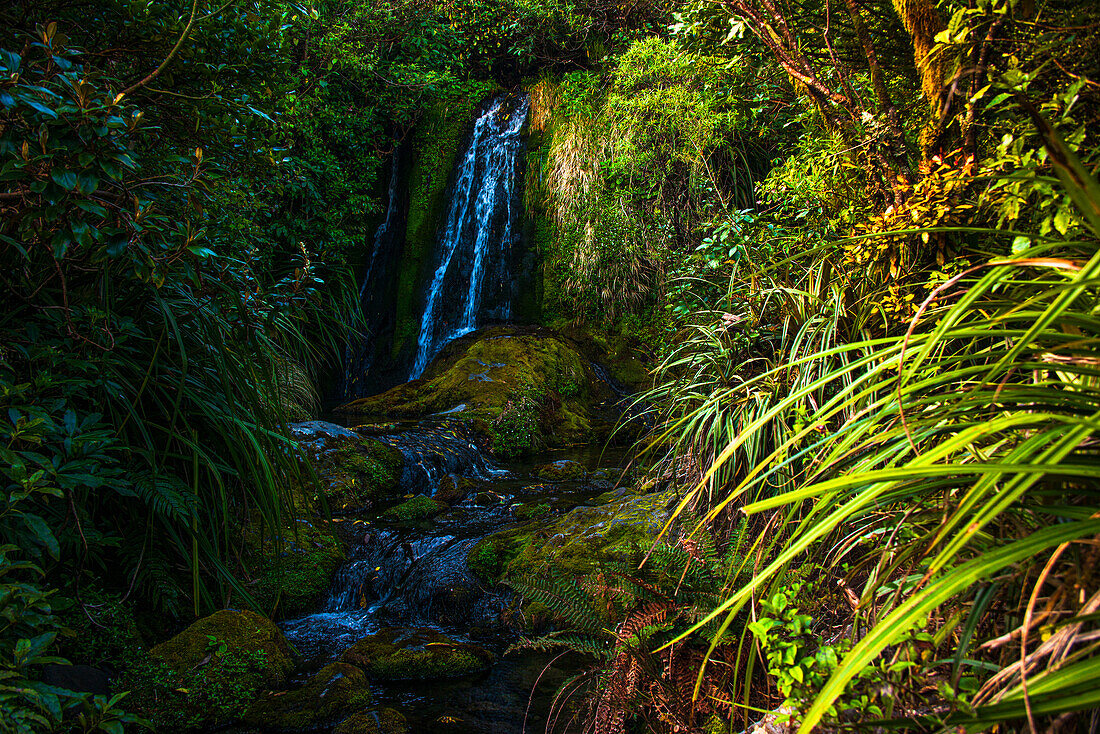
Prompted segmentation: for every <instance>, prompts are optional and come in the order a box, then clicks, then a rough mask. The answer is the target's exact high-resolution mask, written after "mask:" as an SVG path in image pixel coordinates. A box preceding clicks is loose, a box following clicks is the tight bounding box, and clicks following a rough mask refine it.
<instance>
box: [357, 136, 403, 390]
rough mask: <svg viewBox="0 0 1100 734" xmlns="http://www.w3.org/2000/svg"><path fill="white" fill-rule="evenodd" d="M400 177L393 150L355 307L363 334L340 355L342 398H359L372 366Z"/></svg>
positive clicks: (397, 152)
mask: <svg viewBox="0 0 1100 734" xmlns="http://www.w3.org/2000/svg"><path fill="white" fill-rule="evenodd" d="M400 173H401V147H400V146H399V145H395V146H394V151H393V155H392V157H391V159H390V182H389V187H388V189H387V193H386V213H385V214H384V215H383V217H382V222H381V223H380V224H379V225H378V229H376V230H375V231H374V238H373V240H372V241H371V251H370V259H369V260H367V269H366V272H365V273H364V274H363V283H362V285H361V286H360V287H359V305H360V308H361V310H362V312H363V313H364V314H366V317H367V321H368V323H367V334H366V336H365V337H364V338H363V339H362V340H359V341H350V342H349V343H348V347H347V350H346V352H345V355H344V369H345V372H344V390H343V393H344V395H348V396H350V395H358V394H361V392H362V391H361V390H360V382H361V380H362V378H363V376H364V375H366V374H367V373H368V371H369V370H370V368H371V364H372V363H373V362H374V356H375V351H376V350H375V344H374V343H373V342H374V341H375V339H376V338H377V336H378V335H377V332H378V331H379V329H380V327H381V319H382V318H384V316H385V314H383V313H381V309H380V308H379V307H378V306H377V305H376V304H377V301H378V300H379V298H378V295H379V291H380V290H381V287H380V284H381V282H382V281H384V280H385V279H386V278H387V277H388V275H389V274H388V273H387V272H386V271H387V270H388V268H387V265H389V263H387V262H386V260H387V259H392V256H393V255H394V253H393V247H392V245H393V244H394V237H393V235H394V231H393V229H394V224H395V223H396V220H397V219H398V209H399V208H400V197H399V196H398V191H397V188H398V181H399V180H400Z"/></svg>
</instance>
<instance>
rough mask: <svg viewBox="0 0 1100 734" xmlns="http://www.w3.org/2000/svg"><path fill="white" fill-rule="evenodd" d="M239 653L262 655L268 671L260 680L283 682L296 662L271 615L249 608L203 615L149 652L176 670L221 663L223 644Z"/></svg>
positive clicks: (270, 682) (270, 683) (181, 670)
mask: <svg viewBox="0 0 1100 734" xmlns="http://www.w3.org/2000/svg"><path fill="white" fill-rule="evenodd" d="M221 644H224V645H225V651H224V652H232V653H234V654H237V655H251V654H256V653H259V654H262V655H263V656H264V661H265V665H264V668H265V672H264V673H263V674H262V675H261V676H260V680H259V681H258V682H261V683H263V684H264V685H267V686H278V685H281V684H282V683H283V682H284V681H285V680H286V676H287V674H288V673H289V672H290V670H291V668H293V667H294V664H293V662H292V660H291V656H290V647H289V646H288V645H287V643H286V638H285V637H283V633H282V632H280V631H279V628H278V627H276V626H275V623H274V622H272V621H271V620H270V619H268V618H267V617H261V616H260V615H259V614H256V613H255V612H250V611H247V610H241V611H234V610H230V609H223V610H222V611H220V612H215V613H214V614H211V615H210V616H209V617H203V618H202V619H200V620H198V621H197V622H195V623H194V624H192V625H191V626H190V627H188V628H187V629H185V630H184V631H183V632H180V633H179V634H178V635H176V636H175V637H173V638H172V639H170V640H168V641H166V642H162V643H161V644H159V645H157V646H156V647H154V648H153V649H152V650H150V651H149V656H150V657H151V658H153V659H154V660H156V661H159V662H163V663H164V664H165V665H167V666H168V668H170V669H171V670H172V671H174V672H177V673H183V672H186V671H190V670H193V669H195V668H198V667H200V666H207V665H215V666H216V665H217V664H218V658H219V657H220V655H219V654H218V651H219V650H220V645H221Z"/></svg>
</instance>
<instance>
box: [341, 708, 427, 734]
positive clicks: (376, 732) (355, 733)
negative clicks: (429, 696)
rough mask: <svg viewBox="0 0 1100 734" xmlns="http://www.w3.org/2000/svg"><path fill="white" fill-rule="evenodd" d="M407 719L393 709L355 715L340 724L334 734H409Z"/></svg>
mask: <svg viewBox="0 0 1100 734" xmlns="http://www.w3.org/2000/svg"><path fill="white" fill-rule="evenodd" d="M408 732H409V724H408V722H407V721H405V717H404V716H402V715H401V714H400V713H398V712H397V711H394V710H393V709H379V710H377V711H364V712H362V713H358V714H353V715H351V716H349V717H348V718H346V719H344V720H343V721H341V722H340V725H339V726H337V727H336V728H335V729H333V730H332V734H408Z"/></svg>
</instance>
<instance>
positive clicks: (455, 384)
mask: <svg viewBox="0 0 1100 734" xmlns="http://www.w3.org/2000/svg"><path fill="white" fill-rule="evenodd" d="M613 398H614V394H613V392H612V391H611V389H610V387H609V386H608V385H607V384H606V383H604V382H602V381H601V380H600V379H599V377H598V376H597V375H596V373H595V372H594V371H593V369H592V366H591V363H590V362H589V361H588V360H587V359H586V358H585V357H584V356H582V355H581V353H580V352H579V351H578V350H577V349H576V348H575V347H574V346H573V345H572V343H570V342H569V341H568V340H566V339H565V338H564V337H561V336H559V335H558V334H557V333H556V332H553V331H551V330H549V329H542V328H519V327H491V328H487V329H481V330H479V331H477V332H474V333H473V334H471V335H469V336H467V337H463V338H461V339H456V340H455V341H453V342H451V343H450V344H448V345H447V347H446V348H445V349H444V350H443V351H442V352H441V353H440V356H439V357H438V358H437V359H436V361H435V362H434V363H433V364H432V365H431V366H430V367H429V368H428V370H427V371H426V372H425V374H424V377H423V378H422V379H419V380H414V381H412V382H409V383H406V384H403V385H399V386H397V387H395V388H393V389H392V390H389V391H388V392H385V393H382V394H381V395H375V396H373V397H369V398H362V399H360V400H354V401H352V402H350V403H348V404H347V405H344V406H343V407H341V408H339V409H338V410H339V411H340V412H344V413H352V414H362V415H373V416H390V417H397V418H423V417H426V416H430V415H438V414H442V413H451V412H452V411H455V409H456V408H458V407H459V406H465V407H463V408H462V409H461V410H459V411H456V412H454V413H453V415H455V416H458V417H461V418H470V419H475V420H476V421H477V423H478V425H479V426H480V427H481V428H482V431H483V433H484V434H485V435H486V437H487V438H488V439H489V440H490V443H491V444H492V447H493V449H494V451H495V452H496V453H497V454H498V455H503V456H516V455H519V454H522V453H525V452H528V451H531V450H534V449H538V448H541V447H543V446H551V445H563V444H569V443H574V442H579V441H592V440H593V439H594V437H597V436H600V435H604V434H606V432H607V431H608V430H609V428H610V423H609V422H608V421H606V420H604V419H603V418H602V417H601V416H600V415H599V411H598V410H597V406H598V405H599V404H600V403H602V402H607V401H611V400H613Z"/></svg>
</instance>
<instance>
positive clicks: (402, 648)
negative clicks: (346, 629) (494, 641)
mask: <svg viewBox="0 0 1100 734" xmlns="http://www.w3.org/2000/svg"><path fill="white" fill-rule="evenodd" d="M340 659H341V660H343V661H344V662H347V663H351V664H352V665H357V666H359V667H361V668H362V669H363V670H364V671H366V673H367V675H369V676H370V677H371V678H373V679H375V680H384V681H398V680H434V679H441V678H457V677H461V676H465V675H471V674H473V673H478V672H481V671H483V670H485V669H486V668H488V667H489V666H490V665H491V664H492V662H493V656H492V654H491V653H489V652H488V651H486V650H483V649H481V648H480V647H477V646H476V645H469V644H463V643H459V642H455V641H454V640H452V639H450V638H449V637H445V636H444V635H441V634H440V633H438V632H436V631H434V630H430V629H419V630H404V629H392V628H391V629H384V630H382V631H380V632H378V633H377V634H375V635H371V636H370V637H366V638H364V639H362V640H360V641H359V642H357V643H356V644H355V645H354V646H352V647H351V648H349V649H348V650H347V651H346V652H345V653H344V654H343V655H342V656H341V658H340Z"/></svg>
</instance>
